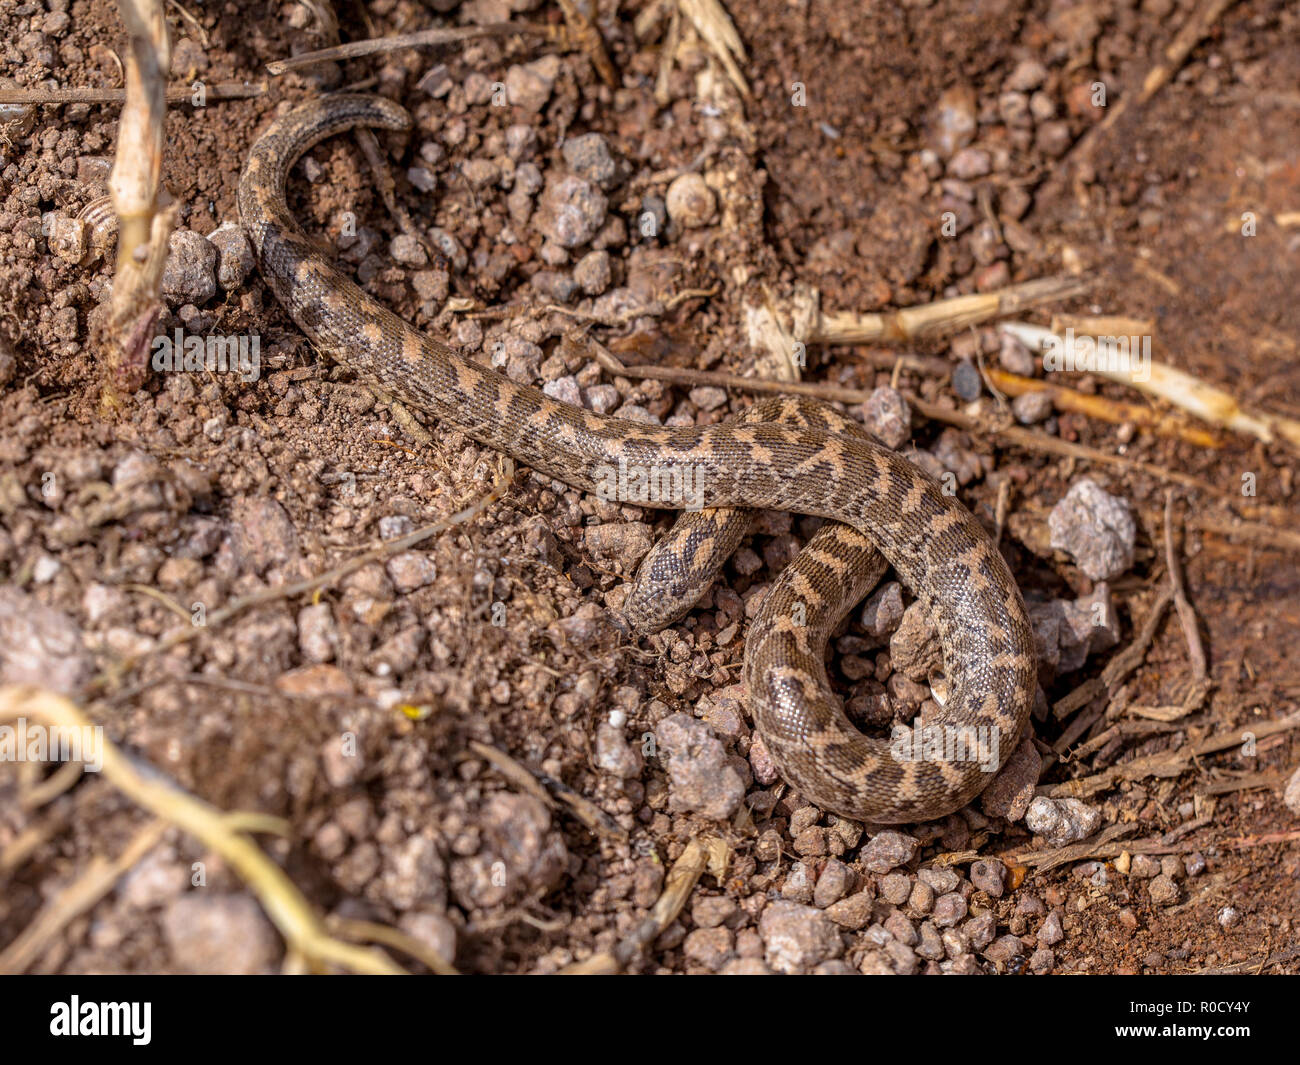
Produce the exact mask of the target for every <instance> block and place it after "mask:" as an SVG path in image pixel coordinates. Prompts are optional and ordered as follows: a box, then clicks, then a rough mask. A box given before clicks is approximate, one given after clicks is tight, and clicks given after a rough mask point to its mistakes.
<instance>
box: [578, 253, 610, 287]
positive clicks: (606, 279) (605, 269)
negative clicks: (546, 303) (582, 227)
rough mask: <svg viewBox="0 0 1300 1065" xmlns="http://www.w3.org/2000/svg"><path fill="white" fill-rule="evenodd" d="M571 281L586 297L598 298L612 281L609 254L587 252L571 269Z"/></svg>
mask: <svg viewBox="0 0 1300 1065" xmlns="http://www.w3.org/2000/svg"><path fill="white" fill-rule="evenodd" d="M573 280H574V281H575V282H576V283H577V285H578V287H579V288H581V289H582V291H583V292H585V293H586V294H587V295H588V296H599V295H600V294H601V293H602V292H604V291H605V290H606V289H607V288H609V285H610V282H611V281H612V280H613V270H612V268H611V265H610V258H609V252H607V251H592V252H588V253H587V254H586V255H584V256H583V257H582V258H581V259H579V260H578V262H577V265H576V266H574V268H573Z"/></svg>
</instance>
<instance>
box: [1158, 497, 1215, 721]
mask: <svg viewBox="0 0 1300 1065" xmlns="http://www.w3.org/2000/svg"><path fill="white" fill-rule="evenodd" d="M1173 514H1174V493H1173V492H1172V491H1166V493H1165V566H1166V567H1167V568H1168V570H1169V585H1170V587H1171V588H1172V589H1173V593H1174V609H1176V610H1177V611H1178V620H1179V622H1181V624H1182V626H1183V637H1184V639H1186V640H1187V657H1188V658H1189V659H1190V661H1191V665H1192V690H1191V691H1190V692H1188V695H1187V700H1186V701H1185V702H1184V704H1183V706H1184V708H1185V709H1186V710H1187V711H1188V712H1189V713H1190V712H1191V711H1193V710H1195V709H1196V708H1197V707H1199V706H1200V704H1201V702H1202V700H1203V699H1204V698H1205V693H1206V678H1207V676H1208V671H1207V669H1206V665H1205V647H1204V645H1203V644H1202V643H1201V633H1200V629H1199V627H1198V624H1197V620H1196V611H1195V610H1194V609H1193V608H1192V604H1191V603H1190V602H1189V601H1188V599H1187V588H1186V585H1185V584H1184V582H1183V567H1182V563H1181V562H1180V561H1179V559H1178V552H1177V550H1176V549H1175V548H1174V517H1173Z"/></svg>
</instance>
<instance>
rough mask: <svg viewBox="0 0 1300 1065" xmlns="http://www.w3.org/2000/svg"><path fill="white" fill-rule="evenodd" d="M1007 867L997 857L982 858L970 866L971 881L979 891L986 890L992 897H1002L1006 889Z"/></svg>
mask: <svg viewBox="0 0 1300 1065" xmlns="http://www.w3.org/2000/svg"><path fill="white" fill-rule="evenodd" d="M1006 877H1007V867H1006V866H1005V865H1003V864H1002V863H1001V862H999V861H997V860H996V859H990V860H987V861H985V860H981V861H978V862H974V863H972V865H971V867H970V882H971V883H972V884H974V885H975V888H976V890H977V891H983V892H986V893H987V894H988V895H989V897H990V898H995V899H1000V898H1001V897H1002V892H1003V891H1004V890H1005V889H1006Z"/></svg>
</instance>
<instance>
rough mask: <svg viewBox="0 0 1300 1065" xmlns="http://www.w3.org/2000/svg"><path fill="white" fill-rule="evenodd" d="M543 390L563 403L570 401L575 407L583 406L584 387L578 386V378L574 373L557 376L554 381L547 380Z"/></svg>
mask: <svg viewBox="0 0 1300 1065" xmlns="http://www.w3.org/2000/svg"><path fill="white" fill-rule="evenodd" d="M542 391H543V392H544V393H546V395H548V396H550V397H551V398H552V399H558V400H559V401H560V402H561V403H568V404H569V405H570V406H573V407H580V406H582V389H581V388H579V387H578V379H577V378H576V377H574V376H573V375H572V374H566V375H565V376H564V377H557V378H556V379H555V380H554V381H547V382H546V384H544V385H542Z"/></svg>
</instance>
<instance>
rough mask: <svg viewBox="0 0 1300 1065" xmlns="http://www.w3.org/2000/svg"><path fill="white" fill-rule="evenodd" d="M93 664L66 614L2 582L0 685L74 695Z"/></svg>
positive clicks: (0, 591)
mask: <svg viewBox="0 0 1300 1065" xmlns="http://www.w3.org/2000/svg"><path fill="white" fill-rule="evenodd" d="M93 668H94V663H93V661H92V660H91V658H90V656H89V655H88V654H87V653H86V650H85V648H84V646H83V644H82V639H81V629H80V628H78V626H77V624H76V623H75V622H74V621H73V620H72V619H71V618H70V617H68V615H67V614H65V613H63V612H62V611H60V610H54V609H52V608H50V607H47V606H45V605H44V604H42V603H41V602H39V601H38V600H37V599H35V598H33V597H32V596H30V595H28V594H27V593H25V592H23V591H21V590H19V589H18V588H15V587H12V586H7V587H0V684H37V685H40V686H41V687H44V688H50V689H51V690H53V691H56V692H59V693H61V694H63V695H75V694H76V693H77V692H78V690H79V689H80V688H81V686H82V684H84V683H85V682H86V681H87V680H89V678H90V674H91V671H92V670H93Z"/></svg>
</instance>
